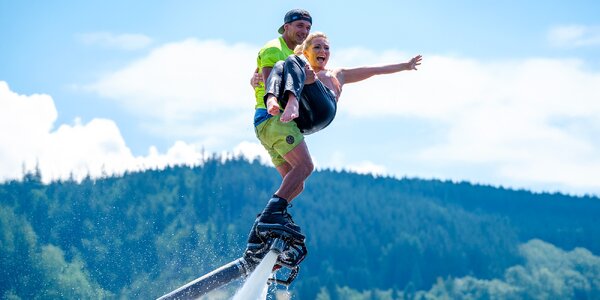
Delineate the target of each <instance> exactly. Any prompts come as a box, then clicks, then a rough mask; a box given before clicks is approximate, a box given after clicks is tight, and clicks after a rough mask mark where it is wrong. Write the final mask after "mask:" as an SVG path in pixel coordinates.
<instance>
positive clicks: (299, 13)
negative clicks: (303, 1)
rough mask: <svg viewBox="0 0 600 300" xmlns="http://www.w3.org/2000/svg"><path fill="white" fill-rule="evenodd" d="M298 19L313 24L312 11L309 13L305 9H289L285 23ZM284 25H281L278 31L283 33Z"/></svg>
mask: <svg viewBox="0 0 600 300" xmlns="http://www.w3.org/2000/svg"><path fill="white" fill-rule="evenodd" d="M298 20H304V21H308V23H310V24H311V25H312V17H311V16H310V13H308V12H307V11H306V10H304V9H292V10H290V11H288V12H287V14H285V17H284V18H283V25H285V24H287V23H292V22H294V21H298ZM283 25H281V27H279V30H278V31H277V32H279V33H283Z"/></svg>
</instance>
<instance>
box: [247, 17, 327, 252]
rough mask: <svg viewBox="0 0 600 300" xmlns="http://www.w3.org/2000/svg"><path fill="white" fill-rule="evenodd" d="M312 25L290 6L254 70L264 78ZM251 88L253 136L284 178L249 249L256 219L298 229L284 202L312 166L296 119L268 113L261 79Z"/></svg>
mask: <svg viewBox="0 0 600 300" xmlns="http://www.w3.org/2000/svg"><path fill="white" fill-rule="evenodd" d="M311 26H312V17H311V16H310V13H309V12H307V11H305V10H302V9H293V10H290V11H289V12H287V13H286V14H285V17H284V24H283V25H281V27H280V28H279V30H278V32H279V33H280V34H281V36H280V37H278V38H277V39H274V40H271V41H269V42H267V43H266V44H265V45H264V46H263V47H262V48H261V49H260V51H259V53H258V57H257V60H256V62H257V72H258V73H259V74H261V75H262V78H264V80H266V79H267V78H269V74H270V73H271V70H272V69H273V66H274V65H275V63H277V62H278V61H283V60H285V59H286V58H287V57H288V56H289V55H291V54H293V53H294V48H295V47H296V46H298V45H300V44H302V42H303V41H304V39H305V38H306V37H307V36H308V34H309V33H310V29H311ZM306 74H307V75H306V81H305V82H306V83H312V82H314V81H315V74H314V72H312V71H310V72H306ZM254 91H255V97H256V106H255V114H254V126H255V132H256V136H257V137H258V139H259V140H260V141H261V143H262V145H263V146H264V147H265V149H266V150H267V152H268V153H269V155H270V156H271V160H272V162H273V164H274V165H275V167H276V169H277V171H278V172H279V174H280V175H281V177H282V178H283V180H282V183H281V185H280V187H279V189H278V190H277V191H276V192H275V193H274V195H273V197H272V198H271V199H270V200H269V201H268V203H267V205H266V207H265V208H264V210H263V211H262V213H261V214H260V215H259V217H258V218H257V220H256V222H255V224H254V226H253V228H252V231H251V232H250V236H249V238H248V247H249V249H252V248H253V247H260V246H262V245H261V244H262V242H261V240H260V238H259V237H258V236H257V235H256V232H255V227H256V225H257V223H266V224H279V225H283V226H285V227H287V228H290V229H292V230H294V231H299V230H300V229H299V227H298V226H297V225H295V224H294V223H293V221H292V219H291V216H290V215H289V214H288V213H287V206H288V204H289V202H291V201H292V200H293V199H294V198H295V197H296V196H297V195H298V194H300V192H302V190H303V188H304V181H305V180H306V178H308V176H309V175H310V174H311V173H312V171H313V169H314V166H313V163H312V159H311V157H310V154H309V152H308V148H307V147H306V143H305V142H304V136H303V135H302V133H301V132H300V130H299V129H298V126H297V125H296V123H295V122H282V121H281V119H280V118H279V117H277V116H274V115H271V114H269V113H268V111H267V107H266V104H265V101H264V95H265V88H264V83H263V82H259V83H258V84H257V85H256V86H255V89H254ZM270 106H277V107H278V106H279V103H271V104H270Z"/></svg>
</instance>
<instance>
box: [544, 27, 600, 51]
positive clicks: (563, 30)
mask: <svg viewBox="0 0 600 300" xmlns="http://www.w3.org/2000/svg"><path fill="white" fill-rule="evenodd" d="M548 41H549V42H550V44H552V45H553V46H557V47H566V48H577V47H585V46H600V26H585V25H564V26H557V27H554V28H551V29H550V30H549V32H548Z"/></svg>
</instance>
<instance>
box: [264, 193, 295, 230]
mask: <svg viewBox="0 0 600 300" xmlns="http://www.w3.org/2000/svg"><path fill="white" fill-rule="evenodd" d="M287 207H288V201H287V200H285V199H283V198H281V197H279V196H277V195H273V197H272V198H271V199H270V200H269V202H268V203H267V206H265V209H264V210H263V211H262V213H261V214H260V217H259V218H258V222H259V223H266V224H279V225H282V226H287V225H288V224H290V223H292V224H293V223H294V221H293V220H292V216H291V215H290V214H289V213H288V212H287Z"/></svg>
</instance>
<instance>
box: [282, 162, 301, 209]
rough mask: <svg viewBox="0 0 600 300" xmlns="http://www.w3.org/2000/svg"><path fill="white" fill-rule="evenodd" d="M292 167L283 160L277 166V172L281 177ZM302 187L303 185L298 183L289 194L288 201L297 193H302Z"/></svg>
mask: <svg viewBox="0 0 600 300" xmlns="http://www.w3.org/2000/svg"><path fill="white" fill-rule="evenodd" d="M291 169H292V166H291V165H290V164H289V163H288V162H285V163H283V164H281V165H279V166H277V171H278V172H279V174H280V175H281V178H282V179H283V178H284V177H285V175H287V173H288V172H289V171H290V170H291ZM303 189H304V185H303V184H302V185H300V186H298V188H296V190H295V191H294V192H293V193H292V196H290V198H289V199H287V200H288V203H289V202H292V200H294V198H296V197H297V196H298V195H300V193H302V190H303Z"/></svg>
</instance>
